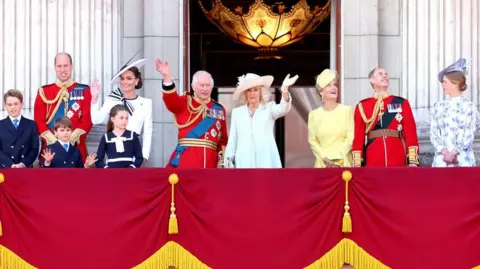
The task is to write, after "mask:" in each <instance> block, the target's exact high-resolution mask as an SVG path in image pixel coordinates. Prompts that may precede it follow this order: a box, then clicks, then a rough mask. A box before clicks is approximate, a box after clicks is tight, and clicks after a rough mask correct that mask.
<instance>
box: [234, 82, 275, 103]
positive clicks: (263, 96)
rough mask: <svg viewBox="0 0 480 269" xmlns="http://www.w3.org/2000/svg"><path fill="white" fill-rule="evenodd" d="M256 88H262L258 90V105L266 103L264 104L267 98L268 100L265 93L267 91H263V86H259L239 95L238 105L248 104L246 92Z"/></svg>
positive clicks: (267, 95) (268, 96)
mask: <svg viewBox="0 0 480 269" xmlns="http://www.w3.org/2000/svg"><path fill="white" fill-rule="evenodd" d="M257 87H260V88H262V89H261V90H260V96H259V98H260V103H266V102H267V101H268V98H270V94H266V91H267V90H266V89H265V87H264V86H260V85H259V86H255V87H252V88H250V89H247V90H245V91H244V92H243V94H241V95H240V97H239V99H240V100H239V101H240V103H242V104H248V98H247V92H248V91H249V90H251V89H253V88H257Z"/></svg>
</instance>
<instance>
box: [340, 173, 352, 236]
mask: <svg viewBox="0 0 480 269" xmlns="http://www.w3.org/2000/svg"><path fill="white" fill-rule="evenodd" d="M342 179H343V180H344V181H345V206H344V209H345V213H343V220H342V232H343V233H351V232H352V217H351V216H350V212H349V210H350V205H349V203H348V182H349V181H350V180H351V179H352V172H350V171H348V170H347V171H343V173H342Z"/></svg>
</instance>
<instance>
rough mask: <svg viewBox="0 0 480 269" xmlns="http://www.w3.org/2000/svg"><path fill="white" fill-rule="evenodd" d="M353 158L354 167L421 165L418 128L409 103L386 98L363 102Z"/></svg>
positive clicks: (358, 109) (389, 97) (359, 111)
mask: <svg viewBox="0 0 480 269" xmlns="http://www.w3.org/2000/svg"><path fill="white" fill-rule="evenodd" d="M352 154H353V165H354V166H355V167H360V166H406V165H408V164H417V165H418V164H419V158H418V154H419V152H418V138H417V127H416V124H415V119H414V118H413V113H412V109H411V107H410V104H409V103H408V101H407V100H406V99H404V98H402V97H398V96H388V95H386V94H384V95H379V96H378V98H373V97H372V98H367V99H364V100H362V101H360V103H359V104H358V105H357V107H356V109H355V136H354V139H353V145H352Z"/></svg>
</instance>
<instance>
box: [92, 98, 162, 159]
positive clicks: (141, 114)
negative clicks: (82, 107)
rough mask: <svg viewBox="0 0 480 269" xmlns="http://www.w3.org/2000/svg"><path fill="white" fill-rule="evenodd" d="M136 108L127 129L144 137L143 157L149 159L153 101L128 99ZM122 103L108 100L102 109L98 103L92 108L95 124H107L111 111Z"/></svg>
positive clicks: (129, 118) (129, 119) (130, 116)
mask: <svg viewBox="0 0 480 269" xmlns="http://www.w3.org/2000/svg"><path fill="white" fill-rule="evenodd" d="M127 100H128V101H129V102H130V104H132V106H133V107H134V108H135V111H134V112H133V115H129V117H128V124H127V129H128V130H130V131H133V132H135V133H137V134H138V135H140V136H141V137H142V155H143V158H144V159H147V160H148V158H149V156H150V148H151V145H152V132H153V117H152V100H151V99H148V98H144V97H141V96H137V98H135V99H127ZM122 104H123V103H122V101H117V100H112V99H110V98H107V99H106V100H105V103H104V104H103V106H102V107H101V108H100V107H99V106H100V105H99V104H98V102H97V103H96V104H92V106H91V110H90V113H91V117H92V123H93V124H106V123H107V121H108V116H109V114H110V110H111V109H112V107H114V106H115V105H122Z"/></svg>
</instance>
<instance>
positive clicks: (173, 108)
mask: <svg viewBox="0 0 480 269" xmlns="http://www.w3.org/2000/svg"><path fill="white" fill-rule="evenodd" d="M155 67H156V69H157V72H158V73H160V74H162V76H163V82H162V90H163V96H162V98H163V102H164V103H165V106H166V107H167V109H168V110H169V111H170V112H172V113H173V114H179V113H181V112H182V111H184V110H185V109H186V108H187V102H186V101H185V99H184V98H181V97H180V96H179V95H178V93H177V89H176V87H175V83H174V82H173V80H172V77H171V76H170V65H169V64H168V62H166V61H165V62H162V61H161V60H160V59H157V60H156V61H155Z"/></svg>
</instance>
